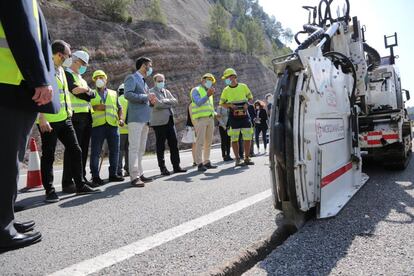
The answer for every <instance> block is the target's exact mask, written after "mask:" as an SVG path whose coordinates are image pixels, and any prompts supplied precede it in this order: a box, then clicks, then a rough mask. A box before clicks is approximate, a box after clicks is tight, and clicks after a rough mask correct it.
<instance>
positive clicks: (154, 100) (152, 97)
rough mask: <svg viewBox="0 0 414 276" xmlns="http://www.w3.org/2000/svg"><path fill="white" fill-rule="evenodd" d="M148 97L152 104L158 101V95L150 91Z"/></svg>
mask: <svg viewBox="0 0 414 276" xmlns="http://www.w3.org/2000/svg"><path fill="white" fill-rule="evenodd" d="M148 97H149V102H150V103H151V104H152V105H154V104H155V103H156V102H157V101H158V99H157V96H156V95H155V94H154V93H149V94H148Z"/></svg>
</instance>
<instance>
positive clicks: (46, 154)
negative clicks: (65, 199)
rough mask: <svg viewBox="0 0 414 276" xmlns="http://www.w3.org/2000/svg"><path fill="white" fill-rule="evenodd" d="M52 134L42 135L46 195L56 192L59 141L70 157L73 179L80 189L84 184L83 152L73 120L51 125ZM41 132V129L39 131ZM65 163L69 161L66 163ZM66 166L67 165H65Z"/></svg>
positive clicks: (42, 164)
mask: <svg viewBox="0 0 414 276" xmlns="http://www.w3.org/2000/svg"><path fill="white" fill-rule="evenodd" d="M50 126H51V127H52V128H53V130H52V132H45V133H42V132H41V133H40V137H41V138H42V157H41V159H40V160H41V163H40V167H41V172H42V182H43V187H44V188H45V190H46V193H49V192H51V191H55V188H54V187H53V179H54V177H53V162H54V161H55V150H56V143H57V140H58V139H59V140H60V141H61V142H62V144H63V145H64V146H65V154H68V155H69V159H70V163H71V170H72V173H73V179H74V180H75V183H76V186H77V187H78V188H80V187H81V186H82V185H83V183H82V150H81V148H80V146H79V143H78V139H77V138H76V134H75V129H74V128H73V125H72V121H71V119H67V120H65V121H61V122H55V123H50ZM39 131H40V129H39ZM64 162H65V163H66V162H67V160H65V161H64ZM64 165H65V164H64Z"/></svg>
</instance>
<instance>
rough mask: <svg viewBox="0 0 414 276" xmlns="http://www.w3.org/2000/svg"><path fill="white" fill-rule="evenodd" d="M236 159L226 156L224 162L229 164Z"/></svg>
mask: <svg viewBox="0 0 414 276" xmlns="http://www.w3.org/2000/svg"><path fill="white" fill-rule="evenodd" d="M233 160H234V159H233V158H231V157H230V156H224V157H223V161H224V162H228V161H233Z"/></svg>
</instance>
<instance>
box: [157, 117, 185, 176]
mask: <svg viewBox="0 0 414 276" xmlns="http://www.w3.org/2000/svg"><path fill="white" fill-rule="evenodd" d="M153 129H154V132H155V140H156V142H155V143H156V148H157V159H158V166H159V167H160V168H165V159H164V152H165V141H167V143H168V147H169V148H170V160H171V163H172V165H173V168H174V169H177V168H178V167H179V166H180V154H179V151H178V142H177V134H176V131H175V126H174V119H173V117H172V116H170V119H169V120H168V123H167V124H166V125H163V126H154V127H153Z"/></svg>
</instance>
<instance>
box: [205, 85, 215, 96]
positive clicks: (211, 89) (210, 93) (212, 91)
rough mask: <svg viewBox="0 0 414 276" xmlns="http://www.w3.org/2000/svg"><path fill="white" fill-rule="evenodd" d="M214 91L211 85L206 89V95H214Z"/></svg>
mask: <svg viewBox="0 0 414 276" xmlns="http://www.w3.org/2000/svg"><path fill="white" fill-rule="evenodd" d="M214 92H216V89H215V88H214V87H211V88H209V89H208V90H207V96H209V97H210V96H211V95H214Z"/></svg>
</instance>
